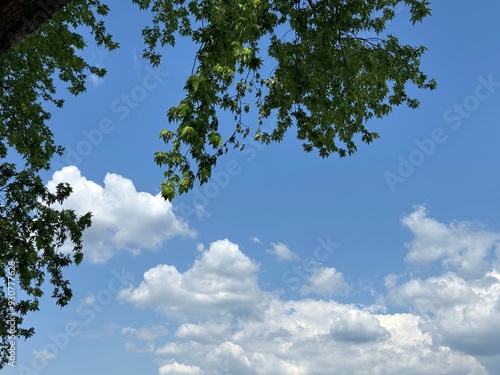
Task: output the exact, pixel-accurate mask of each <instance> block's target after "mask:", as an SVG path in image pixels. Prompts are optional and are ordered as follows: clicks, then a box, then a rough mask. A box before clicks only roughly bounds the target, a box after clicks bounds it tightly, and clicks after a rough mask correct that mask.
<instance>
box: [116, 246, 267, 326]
mask: <svg viewBox="0 0 500 375" xmlns="http://www.w3.org/2000/svg"><path fill="white" fill-rule="evenodd" d="M201 250H202V252H201V255H200V258H199V259H197V260H196V261H195V262H194V264H193V266H192V267H191V268H190V269H189V270H187V271H186V272H184V273H181V272H179V271H178V270H177V268H176V267H175V266H172V265H168V264H160V265H158V266H156V267H154V268H151V269H150V270H148V271H147V272H145V273H144V281H143V282H141V284H140V285H139V286H138V287H137V288H134V287H132V286H130V287H129V288H127V289H124V290H122V291H121V292H120V293H119V295H118V298H119V299H122V300H126V301H129V302H131V303H133V304H134V305H135V306H137V307H143V308H144V307H152V308H154V309H155V310H156V311H159V312H162V313H164V314H166V315H175V316H178V315H192V314H193V313H194V314H199V315H200V316H203V317H207V316H223V315H225V314H228V313H231V314H233V313H236V312H239V313H241V314H248V313H251V312H253V311H254V309H255V306H254V304H255V302H256V300H257V299H259V298H261V297H262V296H263V292H262V291H261V290H260V288H259V286H258V283H257V276H256V272H257V271H258V269H259V265H258V264H257V263H256V262H255V261H253V260H251V259H250V258H248V257H247V256H246V255H245V254H243V253H242V252H241V251H240V249H239V247H238V245H236V244H233V243H231V242H230V241H229V240H221V241H216V242H213V243H212V244H210V247H209V249H201Z"/></svg>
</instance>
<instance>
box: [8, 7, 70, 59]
mask: <svg viewBox="0 0 500 375" xmlns="http://www.w3.org/2000/svg"><path fill="white" fill-rule="evenodd" d="M70 1H71V0H0V55H1V54H2V53H4V52H6V51H8V50H9V49H11V48H12V47H14V46H15V45H16V44H17V43H19V42H20V41H21V40H23V39H24V38H25V37H27V36H28V35H30V34H31V33H33V32H35V31H36V30H37V29H38V28H39V27H40V26H42V25H43V24H44V23H45V22H47V21H48V20H49V19H51V18H52V17H53V15H54V14H55V13H56V12H57V11H59V10H60V9H61V8H63V7H64V6H65V5H66V4H68V3H69V2H70Z"/></svg>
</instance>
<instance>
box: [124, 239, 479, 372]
mask: <svg viewBox="0 0 500 375" xmlns="http://www.w3.org/2000/svg"><path fill="white" fill-rule="evenodd" d="M201 251H202V252H201V254H200V256H199V258H198V259H197V260H196V261H195V262H194V264H193V265H192V266H191V267H190V268H189V269H187V270H186V271H185V272H182V273H181V272H179V271H178V270H177V269H176V268H175V267H174V266H171V265H167V264H164V265H158V266H156V267H153V268H151V269H150V270H149V271H147V272H146V273H145V274H144V280H143V281H142V282H141V283H140V284H139V286H137V287H135V288H134V287H129V288H127V289H124V290H123V291H122V292H121V293H120V298H121V299H122V300H124V301H128V302H130V303H132V304H134V305H135V306H137V307H139V308H151V309H153V310H156V311H159V312H161V313H163V314H164V315H165V316H166V317H167V319H170V320H171V321H177V322H178V323H179V326H178V328H177V330H176V332H175V334H174V336H175V340H168V341H167V342H165V344H164V345H162V346H160V347H158V348H156V350H155V356H156V357H157V360H158V361H160V362H162V363H164V364H165V365H164V366H162V367H161V368H160V372H159V373H160V374H175V373H179V374H182V371H186V372H184V373H190V372H188V371H191V373H203V374H214V375H215V374H243V375H245V374H262V375H290V374H300V375H309V374H316V375H327V374H328V375H329V374H332V373H334V374H349V375H351V374H354V375H356V374H359V375H361V374H384V375H395V374H405V375H412V374H413V375H419V374H450V375H466V374H467V375H471V374H474V375H484V374H487V372H486V370H485V368H484V367H483V366H482V365H481V364H480V363H479V362H478V360H477V359H476V358H474V357H473V356H471V355H468V354H464V353H462V352H461V351H459V350H456V349H455V347H453V346H452V345H448V344H447V342H446V341H443V340H441V339H440V338H439V337H438V336H436V335H435V334H434V333H433V332H431V330H430V328H428V327H427V326H426V325H425V323H426V321H425V319H424V318H425V317H426V315H424V314H422V315H419V314H417V313H415V312H414V313H405V314H390V313H384V314H380V313H377V311H381V310H380V308H379V307H377V306H365V307H363V308H360V307H356V306H354V305H350V304H342V303H338V302H336V301H333V300H321V299H310V298H307V299H302V300H283V299H282V298H280V297H279V296H278V295H276V294H272V293H268V292H265V291H263V290H261V289H260V287H259V286H258V283H257V272H258V270H259V266H258V264H257V263H255V261H253V260H251V259H250V258H248V257H247V256H246V255H245V254H243V253H242V252H241V250H240V249H239V247H238V246H237V245H236V244H233V243H231V242H229V241H228V240H222V241H216V242H214V243H212V244H210V246H209V248H208V249H205V248H203V249H201ZM325 272H326V271H325V270H323V271H318V275H322V274H323V273H325ZM330 272H331V271H330ZM326 274H327V275H328V272H326ZM330 274H331V273H330ZM333 274H335V273H333ZM318 279H320V278H319V277H318ZM327 279H328V278H327ZM395 288H397V286H395ZM437 328H438V329H440V327H439V326H438V327H437ZM176 371H177V372H176Z"/></svg>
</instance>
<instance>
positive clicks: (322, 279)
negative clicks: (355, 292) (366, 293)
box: [299, 267, 348, 297]
mask: <svg viewBox="0 0 500 375" xmlns="http://www.w3.org/2000/svg"><path fill="white" fill-rule="evenodd" d="M347 288H348V284H347V282H346V281H345V280H344V275H343V274H342V272H338V271H337V270H336V269H335V268H333V267H318V268H315V269H314V270H313V272H312V274H311V275H310V276H309V277H308V279H307V282H306V283H305V284H304V285H302V287H301V288H300V289H299V292H300V294H302V295H307V294H311V293H315V294H318V295H320V296H325V297H330V296H333V295H335V294H337V293H339V292H343V291H346V290H347Z"/></svg>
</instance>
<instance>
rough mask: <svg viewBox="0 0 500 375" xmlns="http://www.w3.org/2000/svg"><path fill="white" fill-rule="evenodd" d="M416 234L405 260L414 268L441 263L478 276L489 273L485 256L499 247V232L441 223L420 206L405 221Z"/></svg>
mask: <svg viewBox="0 0 500 375" xmlns="http://www.w3.org/2000/svg"><path fill="white" fill-rule="evenodd" d="M402 223H403V225H404V226H405V227H407V228H408V229H410V230H411V232H412V233H413V236H414V238H413V240H412V241H411V242H410V243H409V244H408V247H409V252H408V254H407V255H406V260H407V261H408V262H410V263H412V264H415V265H422V264H428V263H432V262H436V261H441V263H442V265H443V266H444V267H446V268H447V269H450V270H455V271H456V272H458V273H459V274H461V275H464V276H468V277H476V276H479V275H481V274H484V272H485V271H487V268H488V264H487V261H486V257H487V255H488V254H489V253H491V252H492V251H493V250H495V249H498V248H499V245H500V233H499V232H496V233H494V232H488V231H484V230H479V229H477V228H475V227H474V225H472V224H471V223H469V222H453V223H451V224H449V225H446V224H443V223H439V222H438V221H436V220H435V219H433V218H429V217H428V216H427V211H426V209H425V207H423V206H419V207H417V208H416V209H415V211H414V212H413V213H411V214H410V215H408V216H406V217H404V218H403V220H402Z"/></svg>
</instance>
